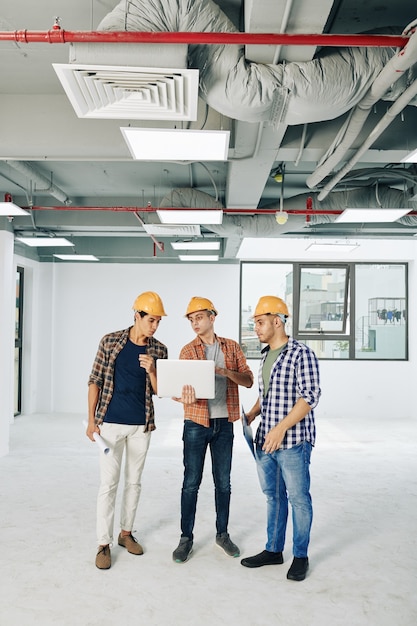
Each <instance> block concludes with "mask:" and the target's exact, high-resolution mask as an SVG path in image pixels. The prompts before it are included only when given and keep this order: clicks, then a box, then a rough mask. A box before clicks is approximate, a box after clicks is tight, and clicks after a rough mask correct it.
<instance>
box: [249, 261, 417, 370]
mask: <svg viewBox="0 0 417 626" xmlns="http://www.w3.org/2000/svg"><path fill="white" fill-rule="evenodd" d="M265 263H267V264H268V265H271V264H272V265H273V264H276V265H277V266H278V265H286V266H288V265H291V266H292V294H291V296H292V310H291V313H292V332H291V334H292V336H293V337H294V338H295V339H297V340H299V341H301V342H305V341H317V340H322V341H326V340H327V341H340V342H342V341H343V342H348V346H349V348H348V356H347V358H342V359H337V358H331V357H326V356H325V357H320V360H324V361H360V362H361V361H408V360H409V331H408V319H409V313H408V306H409V304H408V296H409V285H408V279H409V272H408V269H409V268H408V263H407V262H400V261H396V262H390V261H388V262H385V263H384V262H375V261H373V262H372V261H367V262H346V261H343V262H342V261H341V262H337V261H336V262H327V261H326V262H323V263H320V262H316V261H315V262H311V263H309V262H308V261H294V262H291V261H241V262H240V308H239V341H240V343H241V344H242V293H243V280H244V276H243V273H244V266H245V265H262V264H265ZM364 265H368V266H369V265H381V266H383V265H389V266H393V265H398V266H401V267H403V268H404V283H405V284H404V288H405V314H406V320H405V324H406V328H405V339H404V341H405V345H404V357H401V358H392V359H391V358H372V357H370V356H369V357H360V358H359V357H357V356H356V334H355V319H356V279H357V276H356V268H357V267H358V266H364ZM308 268H314V269H317V268H323V269H329V268H330V269H333V268H335V269H337V268H344V269H346V284H345V290H344V312H343V315H344V320H343V328H344V329H345V331H344V332H339V331H332V330H328V331H323V330H318V331H315V332H308V331H305V330H302V331H300V328H299V323H300V301H301V299H300V295H301V293H300V289H301V273H302V270H305V269H308ZM276 295H280V296H281V297H284V298H285V294H276ZM287 297H288V296H287ZM255 305H256V302H254V303H253V306H255ZM259 356H260V354H259ZM247 358H248V360H250V359H254V358H255V357H253V356H249V357H247ZM258 358H259V357H258Z"/></svg>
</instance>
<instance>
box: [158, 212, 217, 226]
mask: <svg viewBox="0 0 417 626" xmlns="http://www.w3.org/2000/svg"><path fill="white" fill-rule="evenodd" d="M156 212H157V214H158V217H159V219H160V220H161V222H162V224H221V223H222V221H223V211H222V210H218V209H213V210H211V209H204V210H201V211H200V210H195V209H179V210H178V211H177V210H172V209H171V210H169V211H164V210H163V209H158V210H157V211H156Z"/></svg>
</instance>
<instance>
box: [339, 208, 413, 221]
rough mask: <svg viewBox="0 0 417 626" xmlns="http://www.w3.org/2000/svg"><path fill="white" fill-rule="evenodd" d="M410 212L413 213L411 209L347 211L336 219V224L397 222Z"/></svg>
mask: <svg viewBox="0 0 417 626" xmlns="http://www.w3.org/2000/svg"><path fill="white" fill-rule="evenodd" d="M410 211H412V208H411V207H410V208H409V209H345V210H344V211H343V213H341V214H340V215H338V216H337V217H336V219H335V222H338V223H342V222H343V223H356V222H395V220H398V219H400V217H404V215H407V213H409V212H410Z"/></svg>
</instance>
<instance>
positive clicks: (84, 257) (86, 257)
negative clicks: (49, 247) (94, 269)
mask: <svg viewBox="0 0 417 626" xmlns="http://www.w3.org/2000/svg"><path fill="white" fill-rule="evenodd" d="M54 256H56V258H57V259H61V260H62V261H98V258H97V257H96V256H94V254H54Z"/></svg>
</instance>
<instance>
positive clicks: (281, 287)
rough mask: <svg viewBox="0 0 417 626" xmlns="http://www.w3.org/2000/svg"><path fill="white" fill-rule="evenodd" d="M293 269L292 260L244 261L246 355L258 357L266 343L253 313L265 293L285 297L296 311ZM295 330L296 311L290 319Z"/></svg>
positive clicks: (243, 337) (242, 301) (289, 326)
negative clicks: (263, 344) (258, 334)
mask: <svg viewBox="0 0 417 626" xmlns="http://www.w3.org/2000/svg"><path fill="white" fill-rule="evenodd" d="M292 271H293V266H292V264H289V263H242V265H241V290H240V293H241V298H240V307H241V308H240V338H241V340H240V343H241V346H242V349H243V351H244V353H245V354H246V357H247V358H249V359H258V358H259V357H260V351H261V349H262V347H263V346H262V344H261V343H260V342H259V339H258V337H257V336H256V333H255V330H254V323H253V319H252V316H253V313H254V311H255V307H256V304H257V302H258V300H259V298H260V297H261V296H278V297H279V298H282V299H283V300H284V301H285V302H286V304H287V306H288V309H289V311H290V313H291V314H292V310H291V309H292V299H293V298H292V292H293V286H292ZM287 332H288V334H292V315H291V316H290V318H289V320H288V322H287Z"/></svg>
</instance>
